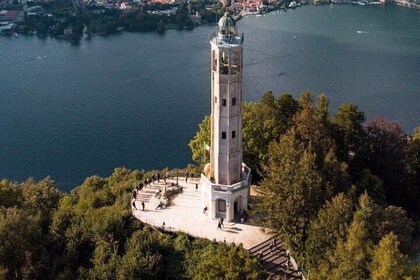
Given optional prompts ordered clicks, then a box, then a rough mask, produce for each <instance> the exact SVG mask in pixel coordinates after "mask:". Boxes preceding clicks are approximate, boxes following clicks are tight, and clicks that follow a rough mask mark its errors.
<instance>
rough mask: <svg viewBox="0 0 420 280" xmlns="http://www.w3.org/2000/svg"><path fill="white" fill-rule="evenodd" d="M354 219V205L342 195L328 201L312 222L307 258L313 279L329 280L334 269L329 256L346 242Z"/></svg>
mask: <svg viewBox="0 0 420 280" xmlns="http://www.w3.org/2000/svg"><path fill="white" fill-rule="evenodd" d="M352 217H353V203H352V201H351V199H349V198H348V197H347V196H346V195H344V194H343V193H340V194H338V195H337V196H335V197H334V198H333V199H332V200H331V201H328V202H327V203H326V204H325V205H324V206H323V207H322V209H321V210H320V211H319V212H318V216H317V218H316V219H314V220H312V221H311V224H310V227H309V238H308V241H307V245H306V258H305V259H306V261H307V262H306V263H307V269H308V270H309V271H310V272H311V278H313V277H315V279H326V278H327V276H328V275H329V273H330V270H331V268H332V261H331V260H330V259H329V256H331V254H332V251H333V250H334V249H335V246H336V244H337V242H338V241H343V240H345V238H346V235H347V231H348V227H349V225H350V223H351V221H352Z"/></svg>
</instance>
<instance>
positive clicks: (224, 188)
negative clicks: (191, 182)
mask: <svg viewBox="0 0 420 280" xmlns="http://www.w3.org/2000/svg"><path fill="white" fill-rule="evenodd" d="M251 178H252V175H251V169H250V168H249V167H248V166H246V165H245V164H244V163H242V172H241V181H239V182H237V183H235V184H233V185H222V184H216V183H214V180H212V178H208V177H207V176H206V175H205V174H204V173H201V180H202V182H205V185H207V186H210V188H211V190H212V191H216V192H230V193H233V192H236V191H239V190H242V189H244V188H247V187H249V185H250V184H251Z"/></svg>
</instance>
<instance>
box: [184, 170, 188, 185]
mask: <svg viewBox="0 0 420 280" xmlns="http://www.w3.org/2000/svg"><path fill="white" fill-rule="evenodd" d="M187 181H188V172H187V173H185V183H186V182H187Z"/></svg>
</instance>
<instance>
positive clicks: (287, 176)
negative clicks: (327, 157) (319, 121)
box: [258, 129, 324, 254]
mask: <svg viewBox="0 0 420 280" xmlns="http://www.w3.org/2000/svg"><path fill="white" fill-rule="evenodd" d="M269 155H270V156H269V159H268V162H267V164H265V165H263V170H264V172H265V174H267V175H266V177H265V178H264V179H263V180H262V183H261V188H260V193H261V195H262V196H263V199H262V201H261V203H260V204H259V205H258V208H259V211H261V212H263V213H264V214H265V217H266V218H265V220H264V221H265V224H266V225H267V226H269V227H270V228H272V229H274V230H275V231H276V232H277V233H278V234H279V235H280V236H281V237H282V239H283V240H284V241H285V244H286V246H287V247H288V248H290V249H291V250H293V251H294V252H295V253H296V254H301V253H302V252H304V244H305V241H306V239H307V238H308V226H309V222H310V219H311V218H312V217H313V216H314V215H316V213H317V211H318V209H319V207H320V206H321V205H322V203H323V201H324V194H323V191H322V178H321V177H320V176H319V175H318V172H317V168H316V163H315V157H316V156H315V153H314V152H313V151H312V150H311V149H307V150H305V148H304V146H303V144H302V143H301V142H300V141H298V138H297V135H296V132H295V131H294V129H291V130H290V131H288V132H287V133H286V134H285V135H284V136H283V137H281V138H280V141H279V142H273V143H272V144H271V145H270V147H269Z"/></svg>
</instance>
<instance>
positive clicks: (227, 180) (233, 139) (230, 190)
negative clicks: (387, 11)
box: [201, 13, 250, 221]
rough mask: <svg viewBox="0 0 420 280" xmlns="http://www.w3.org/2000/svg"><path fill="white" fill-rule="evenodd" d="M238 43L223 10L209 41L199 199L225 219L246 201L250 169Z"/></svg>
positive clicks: (211, 212) (233, 26)
mask: <svg viewBox="0 0 420 280" xmlns="http://www.w3.org/2000/svg"><path fill="white" fill-rule="evenodd" d="M242 43H243V34H242V33H239V32H238V30H237V28H236V24H235V21H234V20H233V19H232V18H231V17H230V16H229V15H228V14H227V13H226V14H225V15H224V16H223V17H222V18H221V19H220V21H219V26H218V30H217V31H216V32H215V33H213V35H212V37H211V40H210V44H211V148H210V164H208V165H207V166H206V168H205V171H204V174H203V175H202V178H201V186H202V188H201V190H202V191H201V192H202V193H201V201H202V206H203V208H204V209H206V208H207V209H208V215H209V216H210V217H211V218H218V217H223V218H225V219H226V220H228V221H232V220H233V219H234V218H235V213H238V212H240V211H241V210H245V209H246V207H247V204H248V193H249V182H250V170H249V168H248V167H247V166H246V165H244V164H243V163H242V110H241V104H242V68H243V63H242V57H243V56H242Z"/></svg>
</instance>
